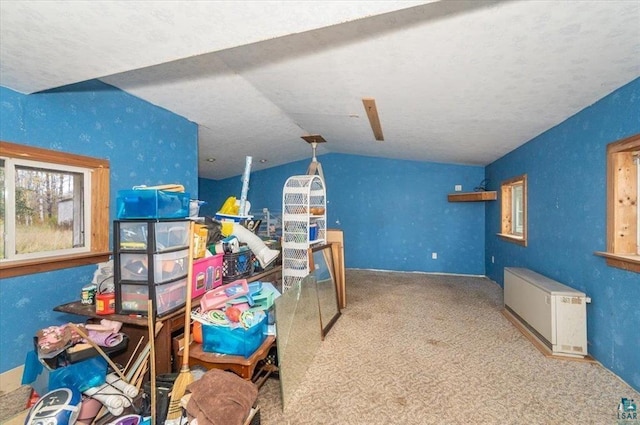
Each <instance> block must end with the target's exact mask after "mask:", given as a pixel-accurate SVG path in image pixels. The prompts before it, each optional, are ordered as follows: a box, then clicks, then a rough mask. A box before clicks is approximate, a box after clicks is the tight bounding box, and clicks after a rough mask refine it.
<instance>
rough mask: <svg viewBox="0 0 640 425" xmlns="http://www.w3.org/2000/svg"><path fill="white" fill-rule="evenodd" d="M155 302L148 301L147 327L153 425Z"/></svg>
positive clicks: (154, 406) (153, 423)
mask: <svg viewBox="0 0 640 425" xmlns="http://www.w3.org/2000/svg"><path fill="white" fill-rule="evenodd" d="M154 322H155V320H153V301H152V300H149V301H147V326H148V328H149V344H150V346H149V347H150V348H149V354H150V356H151V390H150V391H151V425H156V416H157V410H156V409H157V407H156V404H157V400H156V344H155V339H156V333H155V331H154V330H153V323H154Z"/></svg>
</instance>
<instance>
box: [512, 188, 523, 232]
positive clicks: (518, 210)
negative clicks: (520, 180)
mask: <svg viewBox="0 0 640 425" xmlns="http://www.w3.org/2000/svg"><path fill="white" fill-rule="evenodd" d="M511 199H512V203H513V204H512V205H513V212H512V216H513V234H514V235H518V236H520V235H522V233H523V229H522V227H523V226H522V225H523V223H524V217H523V214H524V208H523V202H522V199H523V197H522V185H521V184H518V185H514V186H512V198H511Z"/></svg>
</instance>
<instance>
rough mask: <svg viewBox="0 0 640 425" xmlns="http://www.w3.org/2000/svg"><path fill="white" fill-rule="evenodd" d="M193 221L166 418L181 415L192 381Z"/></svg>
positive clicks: (190, 228) (190, 230)
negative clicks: (180, 344)
mask: <svg viewBox="0 0 640 425" xmlns="http://www.w3.org/2000/svg"><path fill="white" fill-rule="evenodd" d="M193 230H194V226H193V221H191V222H190V223H189V264H188V265H187V300H186V304H187V305H186V307H185V311H184V352H183V353H182V367H181V368H180V373H179V374H178V376H177V377H176V380H175V382H174V384H173V389H172V390H171V401H170V403H169V411H168V412H167V419H168V420H171V419H178V418H179V417H180V416H181V413H182V411H181V408H180V399H181V398H182V397H183V396H184V394H185V392H186V390H187V387H188V386H189V384H191V383H192V382H193V375H192V374H191V371H190V370H189V342H190V339H191V282H192V275H193V238H194V235H193V233H194V232H193Z"/></svg>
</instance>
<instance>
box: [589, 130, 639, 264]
mask: <svg viewBox="0 0 640 425" xmlns="http://www.w3.org/2000/svg"><path fill="white" fill-rule="evenodd" d="M639 199H640V134H636V135H635V136H631V137H628V138H626V139H623V140H619V141H617V142H614V143H610V144H609V145H607V250H606V252H596V254H597V255H601V256H603V257H605V258H606V260H607V264H608V265H610V266H612V267H618V268H621V269H625V270H630V271H634V272H637V273H640V213H639V212H638V200H639Z"/></svg>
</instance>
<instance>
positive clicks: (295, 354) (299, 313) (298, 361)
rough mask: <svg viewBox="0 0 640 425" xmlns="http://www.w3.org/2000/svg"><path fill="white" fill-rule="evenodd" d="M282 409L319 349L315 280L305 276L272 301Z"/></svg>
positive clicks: (289, 401)
mask: <svg viewBox="0 0 640 425" xmlns="http://www.w3.org/2000/svg"><path fill="white" fill-rule="evenodd" d="M275 313H276V335H277V338H276V343H277V345H278V370H279V376H280V391H281V396H282V409H283V410H285V409H286V408H288V407H289V405H290V403H291V401H292V400H294V395H295V393H296V390H297V389H298V387H299V386H300V384H301V383H302V382H303V380H304V374H305V373H306V371H307V368H308V367H309V365H310V364H311V362H312V361H313V358H314V356H315V355H316V351H317V350H318V348H319V347H320V342H321V340H320V338H318V333H317V332H318V331H317V329H318V322H319V321H320V318H319V311H318V295H317V293H316V285H315V278H314V277H313V276H311V275H307V276H306V277H305V278H304V279H302V281H301V282H297V283H295V284H293V285H292V286H291V288H290V289H288V290H286V291H284V292H283V293H282V295H281V296H280V297H278V298H276V300H275Z"/></svg>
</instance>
